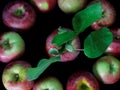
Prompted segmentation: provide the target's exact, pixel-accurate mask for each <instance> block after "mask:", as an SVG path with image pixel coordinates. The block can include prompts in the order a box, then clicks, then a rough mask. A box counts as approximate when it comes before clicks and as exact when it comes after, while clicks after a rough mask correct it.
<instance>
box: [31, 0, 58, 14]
mask: <svg viewBox="0 0 120 90" xmlns="http://www.w3.org/2000/svg"><path fill="white" fill-rule="evenodd" d="M32 2H33V3H34V4H35V6H36V7H37V8H38V9H39V10H40V11H41V12H49V11H51V10H53V8H54V7H55V6H56V4H57V0H32Z"/></svg>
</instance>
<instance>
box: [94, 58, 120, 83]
mask: <svg viewBox="0 0 120 90" xmlns="http://www.w3.org/2000/svg"><path fill="white" fill-rule="evenodd" d="M93 72H94V75H95V76H96V77H97V78H98V79H99V80H100V81H101V82H102V83H104V84H114V83H116V82H117V81H118V80H119V79H120V61H119V60H118V59H117V58H115V57H113V56H103V57H101V58H100V59H98V60H97V61H96V63H95V64H94V65H93Z"/></svg>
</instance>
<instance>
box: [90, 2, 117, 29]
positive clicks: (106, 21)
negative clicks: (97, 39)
mask: <svg viewBox="0 0 120 90" xmlns="http://www.w3.org/2000/svg"><path fill="white" fill-rule="evenodd" d="M98 1H99V2H101V4H102V9H103V11H102V18H101V19H100V20H97V21H96V22H94V23H93V24H92V25H91V28H92V29H94V30H98V29H100V28H102V27H109V26H111V25H112V24H113V23H114V22H115V19H116V11H115V9H114V7H113V5H112V4H111V3H110V2H109V1H107V0H94V1H92V2H91V4H92V3H95V2H98Z"/></svg>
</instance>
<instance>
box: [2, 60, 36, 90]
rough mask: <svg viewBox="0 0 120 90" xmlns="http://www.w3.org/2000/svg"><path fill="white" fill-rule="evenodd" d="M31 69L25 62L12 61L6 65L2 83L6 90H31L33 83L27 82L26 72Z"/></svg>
mask: <svg viewBox="0 0 120 90" xmlns="http://www.w3.org/2000/svg"><path fill="white" fill-rule="evenodd" d="M29 67H31V65H30V63H28V62H26V61H22V60H19V61H17V60H16V61H14V62H11V63H9V64H8V65H6V67H5V68H4V71H3V74H2V82H3V85H4V87H5V88H6V90H31V89H32V87H33V85H34V81H29V80H28V75H27V70H28V68H29Z"/></svg>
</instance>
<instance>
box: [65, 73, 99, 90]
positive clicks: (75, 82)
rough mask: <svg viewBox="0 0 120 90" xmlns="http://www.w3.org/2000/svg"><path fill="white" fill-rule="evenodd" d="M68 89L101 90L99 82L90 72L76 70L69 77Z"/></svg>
mask: <svg viewBox="0 0 120 90" xmlns="http://www.w3.org/2000/svg"><path fill="white" fill-rule="evenodd" d="M66 90H99V83H98V81H97V80H96V78H95V77H94V76H93V75H92V74H91V73H90V72H86V71H81V72H75V73H73V74H72V75H71V76H70V77H69V78H68V82H67V86H66Z"/></svg>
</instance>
